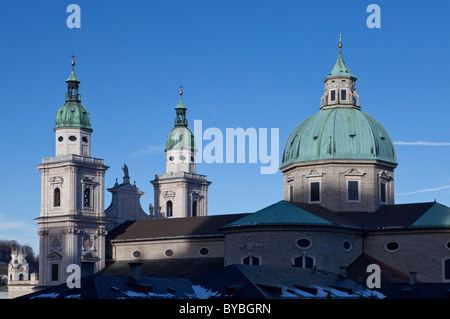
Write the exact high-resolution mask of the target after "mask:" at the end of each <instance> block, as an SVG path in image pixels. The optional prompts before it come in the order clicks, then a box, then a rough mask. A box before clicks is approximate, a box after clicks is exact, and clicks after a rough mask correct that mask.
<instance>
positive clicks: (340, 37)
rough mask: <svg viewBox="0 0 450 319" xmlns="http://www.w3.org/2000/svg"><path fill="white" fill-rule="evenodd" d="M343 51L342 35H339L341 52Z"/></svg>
mask: <svg viewBox="0 0 450 319" xmlns="http://www.w3.org/2000/svg"><path fill="white" fill-rule="evenodd" d="M341 50H342V35H341V34H340V33H339V52H341Z"/></svg>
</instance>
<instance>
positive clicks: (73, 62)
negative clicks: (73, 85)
mask: <svg viewBox="0 0 450 319" xmlns="http://www.w3.org/2000/svg"><path fill="white" fill-rule="evenodd" d="M71 58H72V62H70V64H72V67H74V66H75V55H74V54H73V53H72V55H71Z"/></svg>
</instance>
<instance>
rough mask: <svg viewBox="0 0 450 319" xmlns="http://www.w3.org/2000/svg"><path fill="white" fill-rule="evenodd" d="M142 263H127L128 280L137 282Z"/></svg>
mask: <svg viewBox="0 0 450 319" xmlns="http://www.w3.org/2000/svg"><path fill="white" fill-rule="evenodd" d="M141 268H142V263H128V280H130V281H132V282H138V281H139V279H140V278H141Z"/></svg>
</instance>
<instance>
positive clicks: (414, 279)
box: [409, 271, 417, 286]
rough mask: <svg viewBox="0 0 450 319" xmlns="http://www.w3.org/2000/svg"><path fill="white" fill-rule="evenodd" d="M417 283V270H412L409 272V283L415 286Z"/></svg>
mask: <svg viewBox="0 0 450 319" xmlns="http://www.w3.org/2000/svg"><path fill="white" fill-rule="evenodd" d="M416 283H417V272H415V271H411V272H410V273H409V285H410V286H414V285H415V284H416Z"/></svg>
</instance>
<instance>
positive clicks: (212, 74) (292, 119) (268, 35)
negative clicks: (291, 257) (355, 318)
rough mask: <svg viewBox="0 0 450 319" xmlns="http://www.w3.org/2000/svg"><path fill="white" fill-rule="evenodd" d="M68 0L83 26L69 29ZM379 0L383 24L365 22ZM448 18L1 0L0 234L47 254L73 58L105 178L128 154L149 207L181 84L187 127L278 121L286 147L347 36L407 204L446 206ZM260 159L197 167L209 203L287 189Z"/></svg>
mask: <svg viewBox="0 0 450 319" xmlns="http://www.w3.org/2000/svg"><path fill="white" fill-rule="evenodd" d="M71 3H75V4H78V5H79V6H80V8H81V28H79V29H69V28H68V27H67V25H66V19H67V17H68V16H69V14H70V13H67V12H66V8H67V6H68V5H69V4H71ZM371 3H376V4H378V5H379V6H380V8H381V28H379V29H370V28H368V27H367V25H366V19H367V17H368V16H369V14H370V13H367V12H366V8H367V6H368V5H369V4H371ZM449 13H450V2H449V1H432V2H425V1H414V2H411V1H376V2H375V1H300V0H296V1H286V0H277V1H273V0H272V1H264V0H258V1H255V0H240V1H234V0H224V1H216V0H208V1H137V0H133V1H83V0H77V1H75V0H74V1H61V0H48V1H45V2H44V1H5V0H3V1H1V2H0V43H1V48H2V49H1V50H0V64H1V67H0V72H1V78H0V94H1V98H2V99H1V102H0V103H1V109H2V122H3V123H2V125H1V126H0V133H1V134H0V136H1V138H0V149H1V150H2V151H1V152H2V153H1V156H0V164H1V167H2V174H1V176H2V183H0V194H1V197H0V199H1V201H0V203H1V204H0V238H6V239H16V240H18V241H19V242H20V243H22V244H25V243H26V244H29V245H31V246H32V247H33V248H34V250H35V252H37V251H38V236H37V234H36V231H37V226H36V223H35V222H34V221H33V218H36V217H38V216H39V213H40V173H39V170H37V168H36V165H38V164H39V163H40V162H41V159H42V158H43V157H51V156H54V154H55V145H54V131H53V127H54V121H55V116H56V112H57V110H58V109H59V107H60V106H61V105H62V104H63V103H64V94H65V91H66V83H65V80H66V79H67V77H68V76H69V73H70V69H71V66H70V61H71V58H70V55H72V53H75V56H76V74H77V76H78V78H79V79H80V81H81V85H80V93H81V94H82V103H83V105H84V106H85V107H86V108H87V109H88V111H89V112H90V114H91V124H92V127H93V129H94V132H93V134H92V153H91V155H92V156H93V157H97V158H103V159H105V164H106V165H108V166H110V168H109V170H108V171H107V173H106V185H105V187H106V188H109V187H112V186H113V185H114V182H115V179H116V178H119V181H120V180H121V178H122V176H123V172H122V169H121V168H122V166H123V164H124V163H126V164H127V166H128V167H129V170H130V176H131V180H132V181H136V185H137V186H138V187H139V188H140V189H141V190H142V191H144V192H145V194H144V195H143V196H142V198H141V204H142V207H143V208H144V210H145V211H148V205H149V203H153V187H152V185H151V184H150V182H149V181H150V180H152V179H153V178H154V175H155V174H162V173H164V172H165V154H164V146H165V145H164V143H165V140H166V137H167V134H168V133H169V132H170V130H171V129H172V127H173V119H174V117H175V112H174V107H175V106H176V105H177V103H178V99H179V96H178V90H179V89H178V85H179V84H181V83H182V84H183V87H184V89H183V90H184V95H183V101H184V104H185V105H186V106H187V107H188V113H187V115H188V119H189V121H190V122H189V123H190V127H191V124H193V121H194V120H196V119H197V120H202V124H203V128H204V129H206V128H208V127H217V128H219V129H220V130H222V131H223V132H225V129H226V128H237V127H242V128H249V127H253V128H256V129H258V128H279V135H280V136H279V154H280V157H281V154H282V152H283V148H284V143H285V141H286V139H287V137H288V136H289V133H290V132H291V130H292V129H293V128H294V127H295V126H296V125H297V124H298V123H299V122H301V121H302V120H303V119H305V118H306V117H308V116H309V115H312V114H314V113H316V112H317V111H318V110H319V103H320V97H321V96H322V94H323V88H324V83H323V79H324V78H325V76H326V75H327V74H328V73H329V72H330V70H331V68H332V67H333V65H334V63H335V61H336V58H337V55H338V46H337V45H338V35H339V33H342V36H343V40H342V41H343V54H344V58H345V61H346V64H347V66H348V67H349V69H350V70H351V71H352V73H353V74H355V76H356V77H357V78H358V81H357V83H356V84H357V92H358V94H359V95H360V97H361V106H362V109H363V110H364V111H366V112H367V113H369V114H371V115H373V116H374V117H375V118H376V119H378V120H379V121H380V122H381V123H382V124H383V126H385V128H386V129H387V131H388V132H389V134H390V135H391V138H392V139H393V140H394V141H395V142H396V152H397V160H398V162H399V166H398V167H397V169H396V171H395V193H396V194H397V195H396V203H411V202H425V201H434V200H435V199H436V200H437V201H438V202H440V203H443V204H445V205H449V206H450V167H449V160H448V159H449V158H450V133H449V125H448V119H449V115H450V110H449V102H448V97H447V96H448V94H449V92H450V90H449V89H450V87H449V86H450V84H449V83H450V82H449V81H448V75H449V74H450V63H449V62H448V57H449V56H450V41H448V39H449V38H448V30H449V28H450V22H449V19H448V16H449ZM191 128H192V127H191ZM400 142H403V143H400ZM206 143H207V142H204V144H206ZM261 165H262V164H261V163H256V164H250V163H245V164H206V163H203V164H199V165H198V166H197V172H198V173H199V174H205V175H207V176H208V179H209V180H210V181H212V182H213V183H212V184H211V186H210V189H209V214H210V215H214V214H225V213H236V212H253V211H256V210H258V209H260V208H263V207H265V206H267V205H270V204H272V203H274V202H276V201H278V200H280V199H282V190H283V182H282V174H281V173H280V172H277V173H276V174H272V175H262V174H260V166H261ZM105 193H106V202H105V208H106V207H107V206H108V205H109V203H110V199H111V197H110V194H109V193H108V192H107V191H105Z"/></svg>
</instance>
